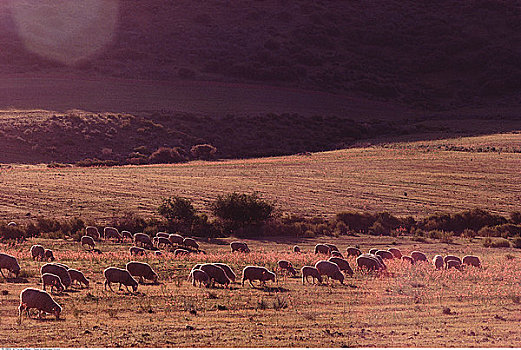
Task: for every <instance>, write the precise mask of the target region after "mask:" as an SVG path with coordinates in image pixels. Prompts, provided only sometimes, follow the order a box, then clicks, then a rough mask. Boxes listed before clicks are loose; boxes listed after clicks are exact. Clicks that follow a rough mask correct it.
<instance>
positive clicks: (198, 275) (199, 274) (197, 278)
mask: <svg viewBox="0 0 521 350" xmlns="http://www.w3.org/2000/svg"><path fill="white" fill-rule="evenodd" d="M189 279H191V280H192V284H193V286H194V287H195V284H196V282H199V287H201V284H203V283H204V286H205V287H208V285H209V284H210V276H208V274H207V273H206V272H204V271H203V270H200V269H195V270H192V271H191V272H190V277H189Z"/></svg>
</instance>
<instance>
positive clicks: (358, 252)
mask: <svg viewBox="0 0 521 350" xmlns="http://www.w3.org/2000/svg"><path fill="white" fill-rule="evenodd" d="M346 251H347V256H360V255H362V251H361V250H360V249H358V248H356V247H349V248H347V249H346Z"/></svg>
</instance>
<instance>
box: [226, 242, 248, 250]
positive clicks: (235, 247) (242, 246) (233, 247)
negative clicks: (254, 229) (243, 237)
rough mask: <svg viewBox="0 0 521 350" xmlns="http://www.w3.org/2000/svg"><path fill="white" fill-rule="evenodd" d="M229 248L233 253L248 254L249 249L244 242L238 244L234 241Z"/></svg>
mask: <svg viewBox="0 0 521 350" xmlns="http://www.w3.org/2000/svg"><path fill="white" fill-rule="evenodd" d="M230 248H231V250H232V253H233V252H242V253H249V252H250V248H248V245H247V244H246V243H245V242H238V241H234V242H232V243H230Z"/></svg>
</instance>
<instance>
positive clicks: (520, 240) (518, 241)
mask: <svg viewBox="0 0 521 350" xmlns="http://www.w3.org/2000/svg"><path fill="white" fill-rule="evenodd" d="M512 246H513V247H514V248H521V237H515V238H514V239H513V240H512Z"/></svg>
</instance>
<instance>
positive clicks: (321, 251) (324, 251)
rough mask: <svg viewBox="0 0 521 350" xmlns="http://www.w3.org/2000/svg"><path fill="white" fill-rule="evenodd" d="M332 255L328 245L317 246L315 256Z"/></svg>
mask: <svg viewBox="0 0 521 350" xmlns="http://www.w3.org/2000/svg"><path fill="white" fill-rule="evenodd" d="M330 253H331V248H330V247H328V246H327V245H325V244H321V243H319V244H317V245H316V246H315V254H324V255H329V254H330Z"/></svg>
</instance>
